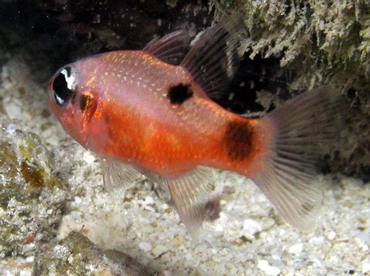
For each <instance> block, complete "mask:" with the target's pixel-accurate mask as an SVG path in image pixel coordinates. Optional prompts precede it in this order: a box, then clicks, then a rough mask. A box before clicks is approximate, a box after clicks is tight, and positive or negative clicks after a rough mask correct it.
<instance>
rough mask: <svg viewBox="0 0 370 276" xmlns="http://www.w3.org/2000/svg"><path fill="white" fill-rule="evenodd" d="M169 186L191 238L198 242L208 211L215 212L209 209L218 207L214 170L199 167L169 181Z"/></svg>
mask: <svg viewBox="0 0 370 276" xmlns="http://www.w3.org/2000/svg"><path fill="white" fill-rule="evenodd" d="M168 185H169V190H170V192H171V195H172V198H173V200H174V202H175V205H176V208H177V211H178V213H179V216H180V219H181V221H182V222H183V223H184V224H185V226H186V228H187V230H188V231H189V234H190V236H191V237H192V238H193V239H194V240H197V239H198V236H199V230H200V228H201V226H202V223H203V221H204V220H205V219H206V213H207V211H211V213H213V212H214V211H213V210H208V208H213V206H217V204H214V203H215V201H217V197H218V193H217V191H216V188H215V185H214V178H213V171H212V169H210V168H206V167H197V168H196V169H195V170H193V171H191V172H188V173H186V174H185V175H182V176H180V177H178V178H176V179H173V180H168ZM209 203H210V204H209ZM218 211H219V210H216V212H218Z"/></svg>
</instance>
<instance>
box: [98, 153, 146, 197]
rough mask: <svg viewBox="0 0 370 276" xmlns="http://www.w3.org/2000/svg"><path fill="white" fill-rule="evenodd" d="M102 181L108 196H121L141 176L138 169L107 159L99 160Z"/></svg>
mask: <svg viewBox="0 0 370 276" xmlns="http://www.w3.org/2000/svg"><path fill="white" fill-rule="evenodd" d="M100 163H101V167H102V171H103V181H104V186H105V188H106V190H107V191H108V192H109V193H110V194H115V195H119V196H123V195H124V193H125V191H126V190H127V189H129V188H130V187H132V186H133V185H134V184H135V183H136V181H137V180H138V179H140V177H141V176H142V174H141V173H140V170H139V168H137V167H135V166H133V165H129V164H125V163H121V162H117V161H114V160H109V159H103V158H102V159H100Z"/></svg>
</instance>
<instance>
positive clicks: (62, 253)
mask: <svg viewBox="0 0 370 276" xmlns="http://www.w3.org/2000/svg"><path fill="white" fill-rule="evenodd" d="M34 274H35V275H40V276H41V275H45V276H46V275H92V274H93V275H104V276H109V275H123V276H124V275H138V276H139V275H150V274H149V271H148V270H147V269H146V268H145V267H144V266H142V265H140V264H139V263H138V262H136V261H135V260H134V259H133V258H131V257H130V256H128V255H126V254H124V253H121V252H118V251H115V250H106V251H102V250H101V249H99V248H97V247H96V246H95V245H94V244H93V243H92V242H91V241H89V240H88V239H87V238H86V237H85V236H83V235H82V234H81V233H79V232H71V233H70V234H69V236H68V237H66V238H65V239H63V240H61V241H60V242H58V243H56V244H54V245H51V246H49V248H48V250H45V251H44V252H42V253H40V254H39V255H38V256H37V258H36V260H35V266H34Z"/></svg>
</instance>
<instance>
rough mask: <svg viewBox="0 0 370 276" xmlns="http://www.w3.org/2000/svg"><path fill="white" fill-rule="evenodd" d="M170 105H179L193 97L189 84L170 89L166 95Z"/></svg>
mask: <svg viewBox="0 0 370 276" xmlns="http://www.w3.org/2000/svg"><path fill="white" fill-rule="evenodd" d="M167 96H168V98H169V100H170V102H171V104H175V105H180V104H182V103H183V102H185V101H186V100H187V99H189V98H191V97H192V96H193V91H192V90H191V89H190V84H182V83H180V84H177V85H175V86H172V87H170V89H169V90H168V94H167Z"/></svg>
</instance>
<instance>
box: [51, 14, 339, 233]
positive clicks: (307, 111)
mask: <svg viewBox="0 0 370 276" xmlns="http://www.w3.org/2000/svg"><path fill="white" fill-rule="evenodd" d="M247 36H248V33H247V30H246V27H245V25H244V22H243V21H242V20H241V19H240V18H239V17H238V16H233V17H232V18H228V19H227V20H223V21H222V22H221V23H219V24H217V25H215V26H213V27H212V28H210V29H208V30H207V31H206V32H205V33H204V34H203V35H202V36H201V37H200V38H199V39H198V41H197V42H196V43H195V44H194V45H193V47H192V48H191V49H190V50H189V51H188V53H187V54H185V52H186V48H187V47H188V43H187V36H186V35H185V34H184V33H183V32H181V31H178V32H174V33H171V34H169V35H167V36H165V37H163V38H162V39H159V40H156V41H153V42H151V43H150V44H148V45H147V46H146V47H145V48H144V49H143V50H142V51H114V52H108V53H104V54H99V55H96V56H92V57H89V58H86V59H83V60H79V61H77V62H75V63H72V64H68V65H66V66H64V67H62V68H61V69H59V70H58V71H57V72H56V73H55V75H54V76H53V77H52V79H51V80H50V83H49V90H50V105H51V109H52V110H53V112H54V114H55V115H56V117H57V118H58V119H59V121H60V123H61V124H62V126H63V127H64V129H65V131H66V132H68V133H69V134H70V135H71V136H72V137H73V138H74V139H75V140H76V141H77V142H79V143H80V144H81V145H82V146H83V147H85V148H86V149H89V150H92V151H93V152H95V153H96V154H97V155H98V156H99V158H100V159H101V161H102V168H103V176H104V182H105V184H106V186H107V187H108V188H112V187H116V186H117V185H118V184H122V185H128V184H130V182H132V181H133V180H134V179H135V178H136V177H137V176H138V175H140V174H144V175H146V176H148V177H149V178H150V179H152V180H153V181H156V182H159V183H161V184H163V185H168V188H169V190H170V192H171V195H172V197H173V199H174V202H175V205H176V207H177V210H178V212H179V215H180V219H181V220H182V222H183V223H184V224H185V225H186V226H187V228H188V230H189V232H190V234H191V235H192V236H193V237H196V236H197V234H198V231H199V228H200V227H201V225H202V221H203V220H204V213H205V210H206V206H207V204H208V203H210V202H212V201H214V200H215V198H216V196H217V194H216V193H215V185H216V183H214V181H213V176H212V169H211V168H218V169H222V170H229V171H233V172H236V173H238V174H240V175H243V176H246V177H249V178H251V179H252V180H253V181H254V182H255V183H256V184H257V185H258V186H259V188H260V189H261V190H262V191H263V192H264V193H265V194H266V196H267V197H268V198H269V199H270V200H271V202H272V203H273V204H274V205H275V207H276V208H277V210H278V211H279V212H280V214H281V215H282V217H283V218H284V219H285V220H286V221H288V222H289V223H290V224H292V225H293V226H295V227H298V228H299V229H302V230H307V229H310V228H311V227H312V226H313V221H314V219H315V215H316V213H317V210H318V207H319V206H320V202H321V198H322V197H321V192H320V189H319V188H318V187H317V185H316V184H315V182H314V177H315V175H316V173H315V168H314V163H315V161H316V160H317V158H318V156H319V155H320V152H321V148H322V147H324V145H325V144H326V143H327V142H331V141H334V138H335V128H333V126H334V124H335V121H337V118H338V115H337V109H338V106H339V104H338V103H339V101H338V100H337V97H336V95H337V93H336V92H335V91H334V90H332V89H329V88H320V89H317V90H314V91H309V92H306V93H304V94H302V95H300V96H298V97H296V98H294V99H293V100H290V101H288V102H286V103H285V104H283V105H282V106H280V107H279V108H278V109H277V110H275V111H273V112H271V113H270V114H268V115H267V116H266V117H264V118H262V119H248V118H245V117H242V116H240V115H237V114H234V113H231V112H229V111H227V110H225V109H223V108H222V107H220V106H219V105H218V104H216V103H215V102H214V101H213V100H212V98H215V97H217V95H222V94H223V93H227V92H228V91H227V85H228V82H229V80H230V78H231V77H232V76H233V73H234V71H235V68H236V66H237V65H238V61H239V60H240V55H241V53H242V52H243V49H241V45H242V43H240V41H242V40H243V39H245V38H246V37H247Z"/></svg>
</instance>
